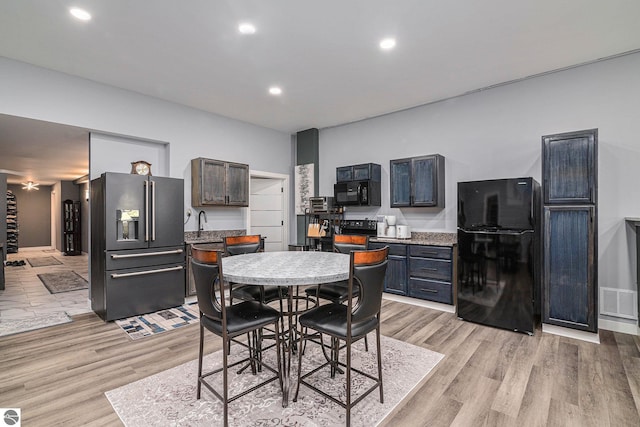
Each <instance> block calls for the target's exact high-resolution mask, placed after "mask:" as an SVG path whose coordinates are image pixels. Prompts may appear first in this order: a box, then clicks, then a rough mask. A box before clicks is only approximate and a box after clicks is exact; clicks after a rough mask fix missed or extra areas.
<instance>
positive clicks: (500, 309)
mask: <svg viewBox="0 0 640 427" xmlns="http://www.w3.org/2000/svg"><path fill="white" fill-rule="evenodd" d="M539 218H540V184H538V183H537V182H536V181H535V180H534V179H533V178H530V177H529V178H512V179H496V180H488V181H471V182H459V183H458V283H457V296H458V303H457V312H458V317H460V318H461V319H464V320H469V321H472V322H476V323H480V324H484V325H489V326H494V327H498V328H504V329H510V330H514V331H520V332H526V333H528V334H530V335H533V332H534V329H535V323H536V319H537V318H538V316H539V313H540V303H539V295H540V267H539V265H540V254H539V248H540V246H539V245H540V237H539V235H540V225H539V223H540V221H539Z"/></svg>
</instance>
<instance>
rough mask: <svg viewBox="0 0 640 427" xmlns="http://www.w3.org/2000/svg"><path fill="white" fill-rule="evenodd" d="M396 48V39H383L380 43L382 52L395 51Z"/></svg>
mask: <svg viewBox="0 0 640 427" xmlns="http://www.w3.org/2000/svg"><path fill="white" fill-rule="evenodd" d="M394 47H396V39H392V38H388V39H383V40H382V41H381V42H380V49H382V50H390V49H393V48H394Z"/></svg>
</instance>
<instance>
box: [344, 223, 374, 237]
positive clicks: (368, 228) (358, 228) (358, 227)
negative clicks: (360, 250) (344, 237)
mask: <svg viewBox="0 0 640 427" xmlns="http://www.w3.org/2000/svg"><path fill="white" fill-rule="evenodd" d="M377 230H378V224H377V222H376V221H375V220H373V219H343V220H341V221H340V232H341V233H342V234H364V235H367V236H375V235H376V234H377V233H378V231H377Z"/></svg>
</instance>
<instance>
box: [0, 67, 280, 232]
mask: <svg viewBox="0 0 640 427" xmlns="http://www.w3.org/2000/svg"><path fill="white" fill-rule="evenodd" d="M0 93H2V96H1V97H0V113H2V114H9V115H14V116H19V117H27V118H31V119H38V120H46V121H50V122H53V123H62V124H66V125H71V126H79V127H83V128H86V129H90V130H92V131H97V132H101V133H106V134H114V135H127V136H128V137H131V138H138V139H140V140H146V141H160V142H165V143H169V144H170V145H169V162H170V168H169V172H168V174H167V175H168V176H172V177H176V178H184V179H185V202H184V205H185V211H186V209H187V208H189V207H191V172H190V160H191V159H192V158H196V157H208V158H213V159H221V160H227V161H234V162H240V163H248V164H249V166H250V168H251V170H254V171H263V172H272V173H280V174H291V172H292V170H293V163H292V156H291V136H290V135H289V134H286V133H283V132H278V131H275V130H272V129H267V128H263V127H260V126H255V125H252V124H248V123H245V122H241V121H238V120H233V119H229V118H226V117H222V116H218V115H215V114H211V113H206V112H204V111H200V110H196V109H193V108H188V107H184V106H181V105H178V104H173V103H170V102H165V101H162V100H159V99H157V98H152V97H148V96H144V95H140V94H137V93H134V92H129V91H126V90H122V89H117V88H114V87H112V86H107V85H102V84H99V83H95V82H92V81H90V80H85V79H80V78H77V77H73V76H70V75H67V74H62V73H57V72H55V71H50V70H46V69H43V68H39V67H36V66H32V65H29V64H25V63H22V62H18V61H14V60H10V59H7V58H2V57H0ZM62 100H64V102H62ZM119 154H120V153H118V152H117V151H114V150H112V151H111V152H110V153H109V158H108V159H106V160H107V164H109V165H117V166H119V165H120V164H121V163H122V159H121V157H120V156H119ZM90 157H93V156H92V155H91V154H90ZM102 160H104V159H101V161H102ZM136 160H139V159H136ZM93 161H94V159H93V158H91V159H90V163H92V162H93ZM130 166H131V165H130V164H129V167H130ZM243 212H244V210H241V209H233V208H232V209H221V208H218V209H211V208H208V209H207V217H208V223H207V229H227V228H238V224H239V223H241V224H242V226H241V227H240V228H244V227H245V225H246V224H245V222H244V220H243V219H242V218H241V217H240V215H242V213H243ZM185 219H186V218H185ZM195 229H196V224H195V221H194V219H193V217H192V219H191V220H190V221H188V222H187V223H186V224H185V230H195Z"/></svg>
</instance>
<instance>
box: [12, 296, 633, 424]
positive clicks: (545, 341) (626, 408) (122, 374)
mask: <svg viewBox="0 0 640 427" xmlns="http://www.w3.org/2000/svg"><path fill="white" fill-rule="evenodd" d="M382 333H383V334H384V335H387V336H390V337H394V338H396V339H400V340H402V341H406V342H409V343H412V344H415V345H418V346H423V347H426V348H428V349H430V350H434V351H437V352H440V353H442V354H444V355H445V358H444V359H443V360H442V361H441V362H440V363H439V364H438V366H436V368H435V369H434V370H433V371H432V372H431V373H430V374H429V376H428V377H427V378H426V379H425V380H424V381H423V383H422V384H421V385H420V386H419V387H418V388H417V389H416V390H415V391H414V393H413V394H412V395H411V396H409V397H408V398H407V399H406V400H405V401H404V402H403V404H401V405H400V407H399V408H398V409H397V411H396V412H395V413H394V414H393V416H392V417H391V418H390V419H389V420H388V422H386V425H389V426H450V425H454V426H474V427H475V426H483V425H486V426H518V427H523V426H580V427H582V426H612V427H613V426H615V427H622V426H636V427H637V426H639V425H640V413H639V411H640V338H639V337H637V336H631V335H625V334H619V333H613V332H609V331H601V332H600V339H601V344H600V345H597V344H591V343H586V342H582V341H577V340H572V339H568V338H562V337H558V336H555V335H549V334H542V333H541V332H540V330H538V331H536V334H535V336H534V337H529V336H527V335H523V334H518V333H515V332H509V331H502V330H498V329H493V328H489V327H484V326H480V325H475V324H473V323H468V322H464V321H461V320H458V319H457V318H456V316H455V315H454V314H451V313H443V312H440V311H435V310H430V309H427V308H421V307H415V306H409V305H405V304H401V303H397V302H391V301H385V302H384V311H383V328H382ZM208 343H209V344H208V346H207V350H208V351H213V350H217V349H219V347H220V341H218V340H215V341H214V339H213V338H211V339H209V340H208ZM197 347H198V326H197V325H192V326H189V327H186V328H184V329H180V330H177V331H172V332H167V333H164V334H160V335H157V336H155V337H151V338H146V339H142V340H138V341H131V340H129V338H128V337H126V336H125V334H124V333H123V332H122V331H121V330H120V329H119V328H118V327H117V326H116V325H115V324H114V323H106V324H105V323H104V322H102V321H101V320H100V319H99V318H98V317H97V316H95V315H94V314H92V313H90V314H81V315H77V316H74V321H73V322H72V323H69V324H65V325H61V326H56V327H52V328H48V329H41V330H38V331H33V332H27V333H22V334H19V335H14V336H10V337H4V338H0V406H1V407H19V408H21V409H22V416H23V424H22V425H23V426H55V425H64V426H103V425H108V426H111V425H114V426H117V425H121V423H120V420H119V418H118V416H117V415H116V414H115V413H114V411H113V410H112V408H111V405H110V404H109V402H108V400H107V398H106V397H105V396H104V392H105V391H108V390H111V389H114V388H116V387H119V386H121V385H124V384H128V383H130V382H132V381H135V380H137V379H140V378H144V377H146V376H149V375H152V374H154V373H157V372H160V371H162V370H165V369H168V368H170V367H173V366H176V365H178V364H181V363H184V362H187V361H189V360H192V359H195V358H196V357H197Z"/></svg>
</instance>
